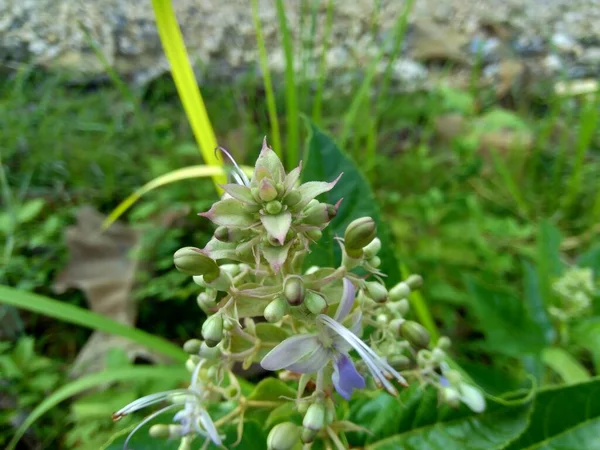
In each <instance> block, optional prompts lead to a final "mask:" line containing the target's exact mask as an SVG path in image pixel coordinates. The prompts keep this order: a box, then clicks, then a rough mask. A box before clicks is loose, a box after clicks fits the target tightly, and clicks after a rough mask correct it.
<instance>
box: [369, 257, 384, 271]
mask: <svg viewBox="0 0 600 450" xmlns="http://www.w3.org/2000/svg"><path fill="white" fill-rule="evenodd" d="M367 262H368V263H369V264H370V265H371V266H372V267H375V268H377V267H379V266H380V265H381V258H380V257H379V256H373V257H372V258H370V259H369V260H368V261H367Z"/></svg>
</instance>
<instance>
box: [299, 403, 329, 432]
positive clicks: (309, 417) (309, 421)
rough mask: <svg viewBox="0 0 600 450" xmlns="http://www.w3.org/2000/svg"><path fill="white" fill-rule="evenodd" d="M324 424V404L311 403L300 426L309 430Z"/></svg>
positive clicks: (317, 428)
mask: <svg viewBox="0 0 600 450" xmlns="http://www.w3.org/2000/svg"><path fill="white" fill-rule="evenodd" d="M324 425H325V406H324V405H323V404H322V403H313V404H312V405H310V406H309V407H308V410H307V411H306V414H305V415H304V420H303V421H302V426H303V427H304V428H308V429H310V430H317V431H318V430H320V429H321V428H323V426H324Z"/></svg>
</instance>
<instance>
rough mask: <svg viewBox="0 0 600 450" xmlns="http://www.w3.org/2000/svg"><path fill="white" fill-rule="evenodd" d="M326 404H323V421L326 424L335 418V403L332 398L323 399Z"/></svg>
mask: <svg viewBox="0 0 600 450" xmlns="http://www.w3.org/2000/svg"><path fill="white" fill-rule="evenodd" d="M325 403H326V405H325V423H326V424H327V425H329V424H330V423H333V421H334V420H335V418H336V417H335V412H336V410H335V404H334V403H333V400H331V399H327V400H326V401H325Z"/></svg>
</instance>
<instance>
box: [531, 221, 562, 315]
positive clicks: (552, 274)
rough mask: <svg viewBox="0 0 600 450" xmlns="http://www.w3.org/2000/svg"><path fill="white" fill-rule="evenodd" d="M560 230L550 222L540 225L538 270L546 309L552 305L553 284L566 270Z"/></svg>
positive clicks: (537, 252) (537, 243)
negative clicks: (561, 249)
mask: <svg viewBox="0 0 600 450" xmlns="http://www.w3.org/2000/svg"><path fill="white" fill-rule="evenodd" d="M561 242H562V236H561V234H560V230H559V229H558V228H556V226H554V225H553V224H552V223H551V222H550V221H549V220H543V221H542V222H541V223H540V225H539V230H538V236H537V242H536V247H537V250H536V268H537V274H538V280H539V289H540V293H541V296H542V300H543V302H544V305H546V307H547V306H548V305H551V304H552V298H553V294H552V283H553V282H554V280H555V279H556V278H558V277H559V276H560V275H561V273H562V272H563V270H564V263H563V262H562V260H561V257H560V243H561Z"/></svg>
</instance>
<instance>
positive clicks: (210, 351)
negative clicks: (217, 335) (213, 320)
mask: <svg viewBox="0 0 600 450" xmlns="http://www.w3.org/2000/svg"><path fill="white" fill-rule="evenodd" d="M198 356H200V357H201V358H204V359H206V360H208V361H214V360H216V359H218V358H219V356H221V350H219V348H218V347H209V346H208V345H207V344H206V342H203V343H202V345H201V346H200V350H199V351H198Z"/></svg>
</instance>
